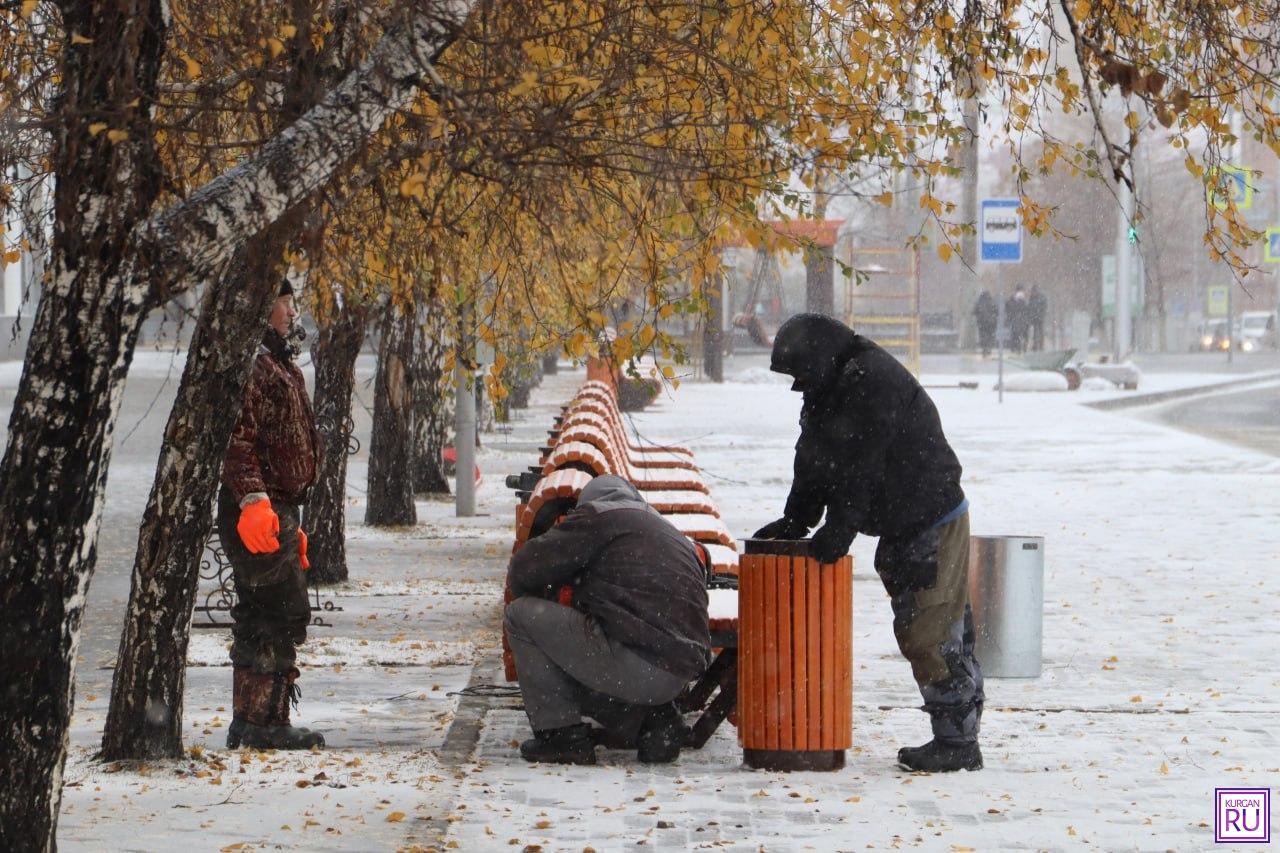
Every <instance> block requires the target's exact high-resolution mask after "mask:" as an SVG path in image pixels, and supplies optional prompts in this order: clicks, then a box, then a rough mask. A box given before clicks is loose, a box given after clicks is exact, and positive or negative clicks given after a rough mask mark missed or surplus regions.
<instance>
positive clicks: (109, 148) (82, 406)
mask: <svg viewBox="0 0 1280 853" xmlns="http://www.w3.org/2000/svg"><path fill="white" fill-rule="evenodd" d="M63 13H64V19H63V24H64V28H65V29H64V31H65V32H66V33H67V36H66V38H65V40H64V41H63V43H62V45H61V48H62V50H61V56H62V60H61V64H60V68H59V73H60V75H61V78H62V89H61V98H60V101H59V103H58V113H57V115H56V121H57V128H56V130H55V132H54V138H53V151H52V160H53V165H54V169H55V171H56V174H57V180H56V182H55V186H54V212H55V222H54V232H53V242H52V263H53V270H52V272H53V276H52V280H51V281H50V282H49V285H48V287H47V288H46V289H45V291H44V293H43V294H42V296H41V299H40V304H39V307H38V308H37V309H36V314H35V319H34V322H33V323H32V328H31V337H30V340H29V342H28V344H27V353H26V360H25V363H24V365H23V372H22V379H21V381H20V383H19V385H18V392H17V397H16V399H15V401H14V405H13V414H12V416H11V417H10V420H9V444H8V447H7V448H6V450H5V454H4V460H3V462H2V463H0V489H3V493H2V494H0V612H3V614H4V618H3V619H0V648H2V649H4V653H3V654H2V655H0V685H3V687H0V779H3V780H4V795H3V796H0V848H2V849H5V850H53V849H55V848H56V838H55V832H56V829H57V816H58V807H59V804H60V799H61V788H62V770H63V763H64V760H65V758H66V746H67V727H68V725H69V723H70V719H71V712H72V709H73V705H74V696H73V692H72V689H71V685H72V679H73V678H74V675H75V659H76V649H77V645H78V643H79V638H80V620H81V617H82V615H83V612H84V604H85V597H86V595H87V593H88V589H89V579H90V576H91V575H92V572H93V565H94V561H95V559H96V556H97V537H98V529H99V526H100V524H101V520H102V499H103V490H104V488H105V486H106V478H107V467H108V464H109V462H110V458H111V442H112V434H113V432H114V428H115V422H116V416H117V414H118V412H119V409H120V398H121V394H122V392H123V390H124V379H125V374H126V373H127V372H128V369H129V362H130V360H131V359H132V357H133V348H134V345H135V343H136V342H137V337H138V331H139V329H140V328H141V323H142V318H143V317H144V315H145V311H146V308H147V307H148V299H147V288H146V286H145V285H144V282H145V281H146V278H145V276H143V275H140V274H139V273H140V271H139V270H138V268H137V267H136V266H135V261H134V259H133V258H131V257H130V255H129V252H128V249H127V248H126V246H127V241H128V236H129V234H130V232H131V231H132V230H133V229H134V228H135V227H136V226H137V224H138V223H139V222H140V221H142V219H143V218H144V217H145V216H146V214H147V212H148V210H149V209H150V207H151V204H152V203H153V201H154V199H155V198H156V195H157V193H158V190H159V179H158V175H157V174H156V172H155V169H154V165H153V164H154V163H156V162H157V158H156V155H155V151H154V148H153V146H152V144H151V139H152V133H151V104H152V102H153V99H154V96H155V92H156V79H157V76H158V73H159V66H160V60H161V57H162V55H163V52H164V50H163V44H164V39H165V23H164V20H163V16H162V14H161V9H160V4H159V2H148V0H133V2H120V3H112V4H89V3H83V4H68V5H67V8H65V9H64V10H63ZM71 33H76V34H77V35H79V36H83V37H84V38H86V39H88V40H89V41H88V42H87V43H83V44H73V43H72V41H71V35H70V34H71ZM135 100H136V101H137V103H136V104H135V105H134V106H133V107H127V106H126V105H128V104H132V103H133V102H134V101H135ZM98 115H116V116H129V119H128V120H127V121H126V122H125V126H126V128H127V132H128V133H129V137H128V138H126V139H122V140H121V141H120V142H119V143H116V144H113V143H111V141H110V140H109V139H108V138H107V134H105V133H101V134H96V135H95V134H91V133H90V132H89V124H90V122H91V121H93V120H95V119H94V117H95V116H98ZM122 129H124V128H122Z"/></svg>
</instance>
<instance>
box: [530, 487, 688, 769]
mask: <svg viewBox="0 0 1280 853" xmlns="http://www.w3.org/2000/svg"><path fill="white" fill-rule="evenodd" d="M507 583H508V585H509V587H510V589H511V592H512V594H513V595H515V596H516V598H515V600H513V601H512V602H511V603H510V604H508V605H507V610H506V629H507V640H508V642H509V643H510V645H511V651H512V654H513V655H514V656H515V663H516V672H517V676H518V678H519V681H520V692H521V693H522V694H523V696H524V706H525V711H526V713H527V714H528V715H529V724H530V725H531V727H532V728H533V732H534V737H533V738H532V739H530V740H527V741H525V742H524V743H523V744H521V746H520V755H521V756H522V757H523V758H524V759H525V760H526V761H547V762H556V763H561V764H594V763H595V761H596V755H595V744H596V737H595V735H594V733H593V729H592V727H591V726H590V725H589V724H588V723H586V722H584V721H583V716H584V715H585V716H595V715H594V713H593V711H592V708H593V706H596V705H598V704H599V700H600V699H601V698H606V699H607V700H613V702H614V703H615V704H617V705H622V706H645V710H644V711H643V712H642V714H641V721H640V725H639V734H638V739H637V740H636V743H637V745H638V747H639V749H638V755H639V758H640V760H641V761H644V762H648V763H659V762H668V761H674V760H675V759H676V757H677V756H678V755H679V753H680V746H681V744H682V743H683V741H684V738H685V736H686V734H687V729H686V727H685V726H684V723H683V721H682V719H681V717H680V713H679V711H678V710H677V709H676V707H675V703H674V701H673V700H674V699H675V698H676V696H677V695H678V694H679V693H680V692H681V691H682V690H683V689H684V688H685V686H686V685H688V684H689V682H690V681H692V680H693V679H695V678H697V677H698V676H699V675H701V674H702V672H703V671H704V670H705V669H706V668H707V665H708V664H709V663H710V660H711V636H710V633H709V631H708V628H707V590H706V572H705V569H704V568H703V566H702V564H701V562H699V559H698V557H697V554H696V553H695V551H694V547H693V544H692V543H691V542H690V541H689V540H688V539H687V538H686V537H685V536H684V535H683V534H681V533H680V531H678V530H676V528H675V527H673V526H672V525H671V524H670V523H669V522H668V521H667V520H666V519H664V518H663V517H662V516H661V515H659V514H658V512H657V510H655V509H654V508H653V507H651V506H650V505H649V504H648V503H646V502H645V500H644V498H642V497H641V496H640V493H639V492H638V491H636V488H635V487H634V486H633V485H631V484H630V483H629V482H627V481H626V480H624V479H622V478H620V477H613V476H602V477H597V478H595V479H594V480H592V481H591V482H590V483H588V484H587V486H586V488H584V489H583V490H582V494H581V496H580V497H579V498H578V505H577V507H576V508H575V509H574V510H573V511H571V512H570V513H569V514H568V515H567V516H566V517H565V519H564V521H562V522H561V523H560V524H559V525H557V526H556V527H553V528H551V529H550V530H548V531H547V532H546V533H543V534H542V535H540V536H537V537H535V538H533V539H531V540H529V541H528V542H527V543H526V544H525V545H524V547H522V548H521V549H520V550H519V551H518V552H517V553H516V555H515V556H514V557H512V559H511V564H510V566H509V568H508V570H507ZM564 584H571V585H572V587H573V596H572V605H571V606H566V605H565V604H561V603H560V602H559V601H555V600H549V599H548V598H547V597H546V596H547V595H548V592H549V591H551V592H553V593H554V592H555V591H557V590H558V589H559V588H560V587H561V586H562V585H564ZM626 739H627V738H626V736H625V734H624V736H623V740H626Z"/></svg>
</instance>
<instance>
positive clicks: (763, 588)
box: [738, 539, 853, 770]
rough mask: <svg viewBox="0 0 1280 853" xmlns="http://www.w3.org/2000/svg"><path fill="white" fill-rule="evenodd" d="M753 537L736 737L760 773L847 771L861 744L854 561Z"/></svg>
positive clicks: (744, 564)
mask: <svg viewBox="0 0 1280 853" xmlns="http://www.w3.org/2000/svg"><path fill="white" fill-rule="evenodd" d="M808 553H809V541H808V540H794V541H792V540H764V539H748V540H747V541H746V547H745V549H744V553H743V555H742V557H741V558H740V559H739V567H738V654H739V662H738V733H739V737H740V739H741V742H742V750H743V761H744V762H745V763H746V764H747V766H748V767H755V768H759V769H762V770H839V769H840V768H842V767H844V752H845V750H846V749H848V748H849V747H850V746H852V745H853V744H852V740H853V558H852V557H849V556H845V557H841V558H840V560H839V561H837V562H835V563H828V564H820V563H819V562H818V561H817V560H815V559H813V558H812V557H809V556H808Z"/></svg>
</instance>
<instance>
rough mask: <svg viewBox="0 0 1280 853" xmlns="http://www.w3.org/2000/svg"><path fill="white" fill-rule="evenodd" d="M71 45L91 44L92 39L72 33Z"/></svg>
mask: <svg viewBox="0 0 1280 853" xmlns="http://www.w3.org/2000/svg"><path fill="white" fill-rule="evenodd" d="M71 43H72V44H93V39H91V38H88V37H87V36H82V35H80V34H79V33H72V34H71Z"/></svg>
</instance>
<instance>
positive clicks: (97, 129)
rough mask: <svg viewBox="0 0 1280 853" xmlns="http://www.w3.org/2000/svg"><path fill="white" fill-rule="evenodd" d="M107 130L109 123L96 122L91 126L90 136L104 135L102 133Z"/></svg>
mask: <svg viewBox="0 0 1280 853" xmlns="http://www.w3.org/2000/svg"><path fill="white" fill-rule="evenodd" d="M106 129H107V123H106V122H105V121H95V122H94V123H93V124H91V125H89V135H90V136H97V135H98V134H99V133H102V131H104V130H106Z"/></svg>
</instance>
